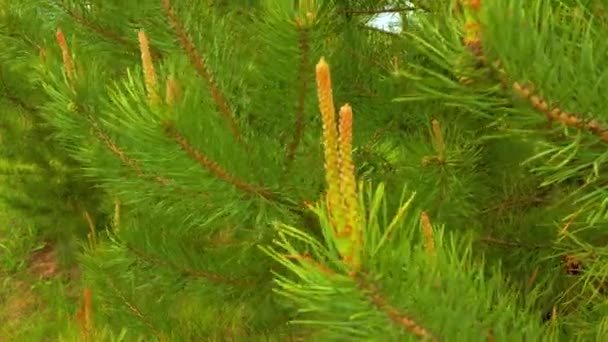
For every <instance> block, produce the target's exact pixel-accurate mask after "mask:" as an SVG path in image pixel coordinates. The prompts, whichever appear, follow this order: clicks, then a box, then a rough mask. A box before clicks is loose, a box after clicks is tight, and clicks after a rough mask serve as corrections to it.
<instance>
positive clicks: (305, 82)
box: [285, 20, 310, 173]
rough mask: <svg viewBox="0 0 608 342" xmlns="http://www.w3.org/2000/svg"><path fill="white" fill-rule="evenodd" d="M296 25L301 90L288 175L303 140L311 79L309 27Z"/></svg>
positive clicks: (290, 148) (298, 22) (287, 158)
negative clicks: (309, 75)
mask: <svg viewBox="0 0 608 342" xmlns="http://www.w3.org/2000/svg"><path fill="white" fill-rule="evenodd" d="M296 25H297V27H298V47H299V48H300V68H299V72H298V80H297V83H298V88H299V89H298V104H297V107H296V122H295V133H294V135H293V140H292V141H291V142H290V143H289V145H288V146H287V154H286V156H285V161H286V167H285V170H286V172H285V173H288V171H289V166H290V165H291V163H292V162H293V159H294V157H295V154H296V151H297V150H298V146H299V144H300V141H301V140H302V135H303V134H304V109H305V105H306V94H307V93H308V86H309V81H310V78H309V77H308V65H309V64H310V62H309V52H310V43H309V35H308V33H309V32H308V27H306V26H304V25H303V24H302V23H301V22H300V21H298V20H296Z"/></svg>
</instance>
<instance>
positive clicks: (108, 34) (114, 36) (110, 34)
mask: <svg viewBox="0 0 608 342" xmlns="http://www.w3.org/2000/svg"><path fill="white" fill-rule="evenodd" d="M55 4H56V5H57V6H58V7H59V8H61V9H62V10H63V11H64V12H65V13H66V14H68V15H69V16H70V17H71V18H72V19H74V21H75V22H76V23H78V24H80V25H81V26H83V27H85V28H87V29H88V30H90V31H92V32H94V33H96V34H97V35H99V36H101V37H103V38H105V39H107V40H110V41H114V42H117V43H118V44H120V45H122V46H123V47H125V48H127V49H128V50H132V51H133V52H135V50H137V45H136V44H134V43H133V42H132V41H130V40H128V39H126V38H124V37H122V36H121V35H120V34H118V33H116V32H114V31H111V30H108V29H106V28H104V27H101V26H98V25H97V24H95V23H92V22H91V21H89V20H87V19H86V18H85V17H84V16H82V15H81V14H80V13H78V12H76V11H74V10H72V9H70V8H68V7H67V6H66V5H64V4H62V3H61V2H60V1H56V2H55ZM151 50H152V51H151V53H152V56H153V57H154V58H155V59H160V58H162V54H161V53H160V52H159V51H158V50H156V49H154V48H152V49H151Z"/></svg>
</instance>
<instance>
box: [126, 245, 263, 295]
mask: <svg viewBox="0 0 608 342" xmlns="http://www.w3.org/2000/svg"><path fill="white" fill-rule="evenodd" d="M125 248H126V249H127V250H128V251H130V252H131V253H133V254H134V255H135V256H137V257H138V258H139V259H141V260H143V261H145V262H147V263H149V264H153V265H157V266H161V267H165V268H172V269H174V270H176V271H177V272H179V273H181V274H184V275H187V276H190V277H194V278H200V279H205V280H207V281H210V282H213V283H218V284H230V285H234V286H237V287H247V286H250V285H251V284H252V281H251V280H250V279H248V278H245V279H242V278H239V279H233V278H228V277H225V276H222V275H219V274H217V273H212V272H205V271H200V270H195V269H193V268H189V267H180V266H178V265H175V264H173V263H170V262H167V261H164V260H161V259H159V258H156V257H154V256H151V255H149V254H146V253H144V252H143V251H140V250H138V249H136V248H135V247H133V246H132V245H125Z"/></svg>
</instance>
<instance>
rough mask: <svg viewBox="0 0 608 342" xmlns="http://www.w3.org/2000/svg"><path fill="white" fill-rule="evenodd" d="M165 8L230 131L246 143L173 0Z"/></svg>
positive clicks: (168, 1)
mask: <svg viewBox="0 0 608 342" xmlns="http://www.w3.org/2000/svg"><path fill="white" fill-rule="evenodd" d="M162 5H163V9H164V10H165V14H166V16H167V18H168V20H169V24H170V25H171V27H172V28H173V31H174V32H175V34H176V35H177V38H178V40H179V42H180V45H181V47H182V49H183V50H184V51H185V53H186V55H187V56H188V58H189V59H190V63H191V64H192V66H193V67H194V69H195V70H196V72H197V73H198V75H199V76H200V77H201V78H202V79H203V80H204V81H205V82H206V83H207V86H208V88H209V91H210V92H211V96H212V98H213V101H214V102H215V104H216V106H217V107H218V109H219V112H220V114H221V115H222V116H223V117H224V119H225V120H226V122H227V123H228V125H229V128H230V131H231V132H232V135H233V136H234V137H235V139H236V140H237V141H238V142H240V143H243V144H245V142H244V141H243V138H242V136H241V133H240V130H239V128H238V125H237V124H236V121H235V120H234V116H233V113H232V110H231V109H230V105H229V103H228V100H227V99H226V97H225V96H224V94H223V93H222V92H221V91H220V89H219V86H218V84H217V82H215V78H214V76H213V74H212V73H211V72H210V71H209V69H208V68H207V65H206V61H205V58H204V57H203V56H201V55H200V54H199V52H198V51H197V49H196V47H195V46H194V43H192V40H191V39H190V37H189V36H188V34H187V33H186V30H185V29H184V27H183V26H182V25H181V24H180V22H179V20H178V19H177V16H176V15H175V11H174V10H173V7H172V6H171V0H162Z"/></svg>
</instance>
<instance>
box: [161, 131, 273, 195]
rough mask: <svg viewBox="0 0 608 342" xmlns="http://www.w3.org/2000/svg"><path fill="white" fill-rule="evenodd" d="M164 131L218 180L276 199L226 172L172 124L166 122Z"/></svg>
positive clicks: (249, 192)
mask: <svg viewBox="0 0 608 342" xmlns="http://www.w3.org/2000/svg"><path fill="white" fill-rule="evenodd" d="M164 129H165V133H166V134H167V136H169V137H170V138H171V139H173V140H174V141H175V142H176V143H177V144H178V145H179V146H180V147H181V149H182V150H183V151H184V152H186V154H187V155H188V156H190V158H192V159H193V160H195V161H196V162H197V163H198V164H200V165H201V166H202V167H203V168H204V169H205V170H207V171H209V172H211V173H212V174H214V175H215V176H216V177H217V178H219V179H221V180H223V181H225V182H227V183H229V184H232V185H233V186H234V187H235V188H237V189H239V190H242V191H243V192H245V193H248V194H257V195H260V196H262V197H264V198H266V199H269V200H270V199H274V197H275V196H274V195H273V193H272V192H271V191H270V190H268V189H265V188H263V187H260V186H256V185H253V184H249V183H247V182H245V181H242V180H240V179H238V178H236V177H234V176H232V175H231V174H230V173H228V171H226V170H224V169H223V168H222V167H221V166H220V165H219V164H218V163H216V162H215V161H213V160H211V159H209V158H208V157H207V156H205V155H204V154H203V153H201V152H200V151H198V150H197V149H196V148H195V147H194V146H192V144H190V142H189V141H188V139H186V137H184V136H183V135H182V134H181V133H180V132H179V131H177V129H176V128H175V126H174V124H173V123H172V122H169V121H167V122H165V123H164Z"/></svg>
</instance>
